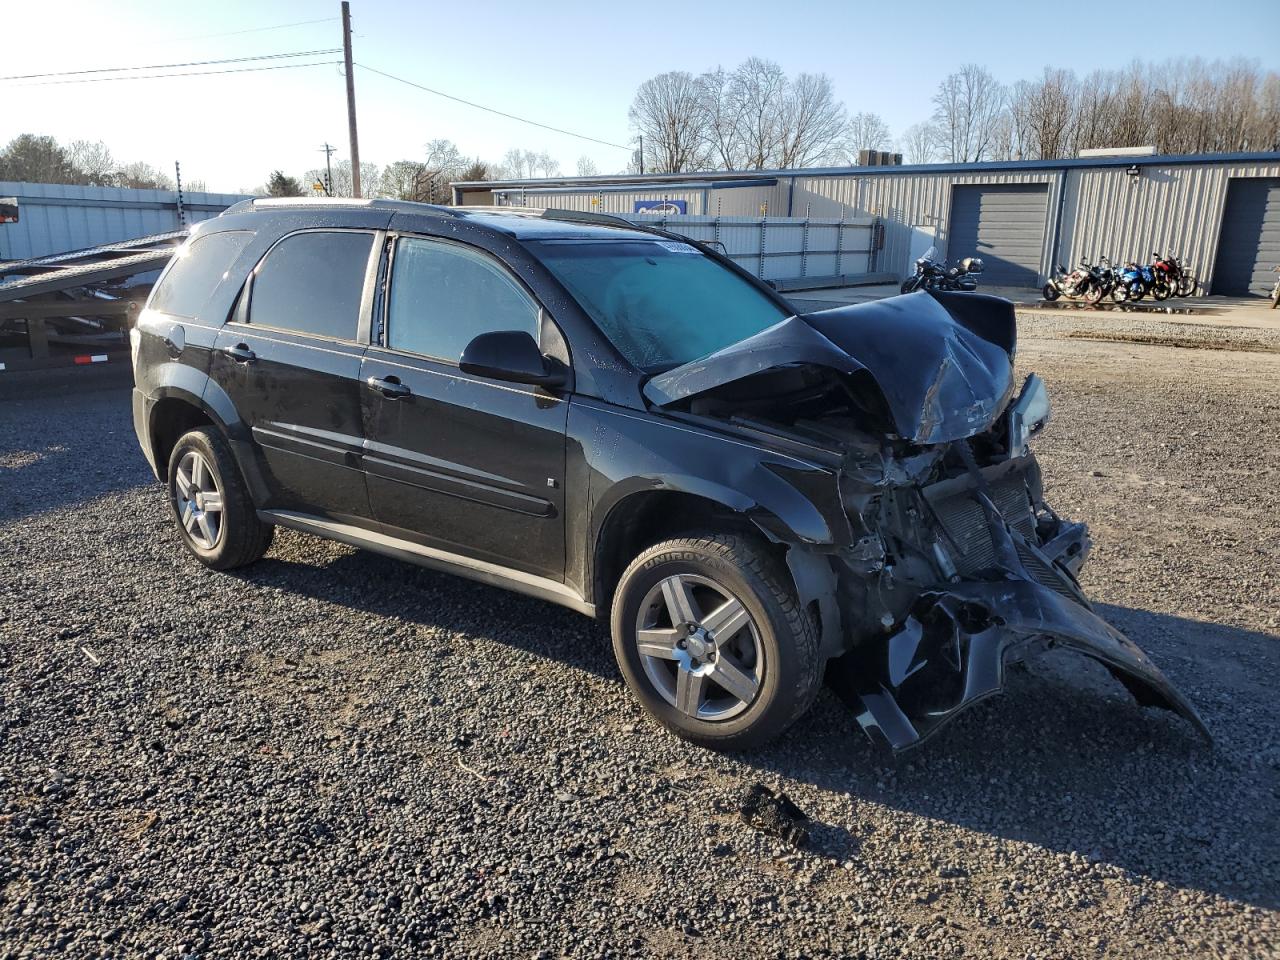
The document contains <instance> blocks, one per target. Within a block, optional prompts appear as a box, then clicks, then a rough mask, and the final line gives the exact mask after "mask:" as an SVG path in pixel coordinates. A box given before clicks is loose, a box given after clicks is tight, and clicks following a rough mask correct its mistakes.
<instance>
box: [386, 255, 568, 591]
mask: <svg viewBox="0 0 1280 960" xmlns="http://www.w3.org/2000/svg"><path fill="white" fill-rule="evenodd" d="M383 299H384V301H385V309H384V311H383V312H382V319H383V323H382V324H380V325H379V326H380V327H381V329H379V330H377V331H375V335H374V337H373V341H374V342H373V343H372V344H371V345H370V348H369V352H368V354H367V355H366V357H365V360H364V364H363V373H362V376H363V379H364V380H365V382H366V388H365V391H364V409H365V435H366V441H365V457H364V466H365V471H366V473H367V476H368V482H369V497H370V501H371V503H372V506H373V513H374V516H375V517H376V518H377V519H378V520H380V521H381V522H382V523H383V524H384V525H385V526H386V528H387V532H388V533H390V534H392V535H393V536H397V537H400V538H402V539H408V540H412V541H415V542H418V543H421V544H423V545H426V546H430V547H435V548H439V549H443V550H445V551H448V552H451V553H457V554H461V555H464V556H467V557H472V558H474V559H477V560H482V561H485V562H488V563H494V564H498V565H500V566H503V567H509V568H514V569H516V570H520V571H523V572H526V573H533V574H536V575H539V576H543V577H547V578H549V579H555V580H563V579H564V460H565V422H566V417H567V408H568V403H567V402H566V398H565V397H562V396H560V395H558V394H555V393H551V392H548V391H546V390H544V389H542V388H540V387H533V386H525V385H522V384H514V383H502V382H499V381H496V380H491V379H488V378H486V377H480V376H475V375H473V374H468V373H463V372H462V371H461V370H460V369H459V368H458V361H459V359H460V358H461V356H462V351H463V348H465V347H466V345H467V344H468V343H470V342H471V340H472V338H474V337H475V336H476V335H478V334H481V333H485V332H487V331H495V330H526V331H528V332H529V333H530V334H532V335H533V336H534V337H535V338H536V339H538V340H539V342H540V344H541V346H542V349H543V352H544V353H548V354H551V355H553V356H557V357H559V358H560V359H562V360H565V361H567V360H568V353H567V349H566V347H565V345H564V341H563V339H562V338H561V336H560V333H559V331H558V330H557V328H556V327H555V324H554V323H553V322H552V321H551V319H550V318H549V317H548V316H547V315H546V314H545V312H544V311H543V310H542V309H541V307H540V306H539V304H538V302H537V301H536V300H535V299H534V297H533V296H532V294H531V293H530V292H529V291H528V290H527V289H526V288H525V287H524V285H523V284H522V283H521V282H520V281H519V280H518V279H517V278H516V277H515V276H514V275H513V274H512V273H511V271H510V270H509V269H508V268H507V267H506V266H505V265H504V264H503V263H501V262H500V261H499V260H498V259H497V258H495V257H493V256H491V255H490V254H488V253H486V252H485V251H482V250H479V249H477V248H475V247H472V246H468V245H466V244H462V243H456V242H453V241H449V240H443V239H434V238H423V237H400V238H398V239H396V240H395V241H394V244H393V246H392V249H391V266H390V283H389V287H388V290H387V294H386V296H385V297H384V298H383Z"/></svg>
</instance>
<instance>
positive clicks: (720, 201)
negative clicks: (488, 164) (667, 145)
mask: <svg viewBox="0 0 1280 960" xmlns="http://www.w3.org/2000/svg"><path fill="white" fill-rule="evenodd" d="M453 191H454V203H457V204H464V205H470V204H493V205H498V206H530V207H542V208H548V207H558V208H562V209H571V210H583V211H595V212H599V213H614V214H624V215H628V216H634V215H637V214H639V215H646V214H650V215H651V214H653V213H655V211H656V212H657V213H660V214H665V215H666V216H668V217H669V218H670V221H669V222H670V223H671V225H672V227H673V228H675V227H676V226H677V224H678V223H679V222H680V220H681V218H682V217H689V218H694V217H700V218H720V217H724V218H745V217H752V218H763V219H766V220H768V219H772V218H804V219H805V220H810V219H821V220H823V221H835V222H839V221H849V220H858V221H862V222H865V221H866V220H867V218H870V220H871V222H872V224H873V228H872V231H871V236H872V237H873V238H874V239H873V244H874V246H875V249H874V251H873V253H872V255H871V258H870V262H871V263H872V264H874V267H873V269H875V270H877V271H881V272H887V273H892V274H896V275H905V274H906V273H908V272H909V265H910V264H911V262H912V261H913V260H914V258H915V257H916V256H918V255H919V254H920V253H922V252H923V251H924V250H926V249H927V248H928V247H929V246H930V245H931V244H935V243H936V245H937V246H938V248H939V250H940V251H941V252H942V253H943V254H944V255H945V256H947V257H948V258H951V259H956V258H960V257H965V256H970V255H974V254H976V255H978V256H980V257H982V258H983V259H984V261H985V262H986V266H987V273H986V277H985V280H986V282H988V283H990V284H992V285H995V286H1020V287H1035V286H1039V285H1040V284H1042V283H1043V282H1044V281H1045V279H1046V278H1047V276H1048V275H1049V274H1050V273H1051V272H1052V270H1053V266H1054V265H1055V264H1058V263H1063V264H1068V265H1070V264H1074V263H1075V262H1076V261H1078V260H1080V259H1081V258H1088V259H1091V260H1092V259H1096V258H1098V257H1101V256H1109V257H1111V258H1112V260H1114V261H1116V262H1124V261H1127V260H1137V261H1139V262H1148V261H1150V259H1151V255H1152V253H1153V252H1158V253H1161V254H1173V255H1175V256H1178V257H1180V258H1182V259H1183V260H1184V261H1185V262H1186V263H1187V264H1188V265H1189V267H1190V269H1191V270H1192V272H1194V273H1195V274H1196V276H1197V277H1199V279H1200V282H1201V292H1211V293H1215V294H1227V295H1233V296H1242V295H1250V294H1253V295H1258V294H1262V293H1264V292H1266V290H1267V289H1269V288H1270V285H1271V282H1273V281H1274V275H1273V274H1272V273H1271V270H1272V268H1273V267H1274V266H1276V265H1277V264H1280V153H1237V154H1210V155H1205V154H1201V155H1193V156H1127V155H1126V156H1105V157H1093V158H1087V159H1086V158H1082V159H1076V160H1052V161H1012V162H1001V163H968V164H930V165H921V166H881V167H839V168H830V169H810V170H778V171H767V172H760V171H752V172H749V173H746V172H741V173H739V172H735V173H706V174H666V175H659V176H643V177H640V176H623V177H589V178H557V179H549V180H524V181H500V182H493V181H490V182H475V183H456V184H454V185H453ZM763 262H764V261H763V259H762V260H761V263H762V264H763Z"/></svg>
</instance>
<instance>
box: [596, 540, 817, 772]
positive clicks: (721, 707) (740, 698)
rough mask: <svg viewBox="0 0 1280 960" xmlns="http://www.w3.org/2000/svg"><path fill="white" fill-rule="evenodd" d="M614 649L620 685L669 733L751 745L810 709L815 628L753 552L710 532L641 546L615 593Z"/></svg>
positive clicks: (772, 565) (755, 548)
mask: <svg viewBox="0 0 1280 960" xmlns="http://www.w3.org/2000/svg"><path fill="white" fill-rule="evenodd" d="M612 630H613V649H614V654H615V655H616V656H617V659H618V666H619V667H620V668H621V670H622V674H623V676H624V677H625V678H626V681H627V685H628V686H629V687H630V688H631V691H632V692H633V693H634V694H635V696H636V698H637V699H638V700H639V701H640V703H641V704H642V705H643V706H644V707H645V709H646V710H648V711H649V713H651V714H653V716H654V717H656V718H657V719H658V720H659V721H660V722H661V723H662V724H663V725H664V726H666V727H667V728H668V729H669V730H671V731H672V732H673V733H675V734H676V735H677V736H680V737H683V738H684V739H686V740H691V741H693V742H694V743H698V744H701V745H703V746H708V747H715V748H720V749H738V748H746V747H754V746H758V745H760V744H762V743H765V742H766V741H768V740H770V739H772V738H773V737H775V736H777V735H778V734H780V733H781V732H782V731H783V730H785V729H786V728H787V727H788V726H790V725H791V724H792V723H793V722H794V721H795V720H797V719H798V718H799V717H800V716H801V715H802V714H803V713H804V712H805V711H806V710H808V709H809V707H810V705H811V704H812V703H813V700H814V697H816V696H817V693H818V689H819V686H820V684H821V678H822V671H821V663H820V661H819V657H818V633H817V627H816V625H815V624H814V622H813V620H812V619H811V618H810V616H809V615H808V613H806V612H805V611H804V610H803V609H801V607H800V604H799V602H798V601H797V600H796V597H795V593H794V590H793V589H792V587H791V584H790V578H789V577H787V576H786V574H785V573H784V571H783V568H782V567H781V566H780V565H779V564H778V563H776V562H775V561H774V559H773V558H772V557H771V556H770V555H769V554H768V553H767V551H766V550H765V548H764V547H763V545H761V544H760V543H758V542H757V541H755V540H753V539H751V538H749V537H743V536H737V535H728V534H708V535H704V536H695V537H689V538H682V539H678V540H668V541H666V542H664V543H660V544H657V545H656V546H653V547H650V548H649V549H648V550H646V551H645V552H644V553H642V554H641V555H640V556H639V557H637V558H636V559H635V560H634V561H633V562H632V563H631V565H630V566H629V567H628V568H627V570H626V572H625V573H623V575H622V579H621V581H620V582H619V584H618V589H617V592H616V594H615V595H614V602H613V615H612Z"/></svg>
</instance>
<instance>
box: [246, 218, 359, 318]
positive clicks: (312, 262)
mask: <svg viewBox="0 0 1280 960" xmlns="http://www.w3.org/2000/svg"><path fill="white" fill-rule="evenodd" d="M372 247H373V234H371V233H363V232H356V231H341V230H309V231H305V232H303V233H295V234H291V235H290V236H287V237H285V238H284V239H283V240H281V241H280V242H279V243H277V244H276V245H275V246H274V247H272V248H271V250H270V252H269V253H268V254H267V256H266V259H265V260H263V261H262V263H260V264H259V265H258V268H257V270H255V271H254V276H253V287H252V289H251V291H250V294H249V322H250V323H251V324H254V325H257V326H263V327H272V328H274V329H277V330H291V331H294V332H296V333H304V334H311V335H312V336H318V337H328V338H330V339H333V340H354V339H356V332H357V329H358V327H359V323H360V301H361V298H362V296H363V294H364V281H365V271H366V270H367V268H368V265H369V253H370V251H371V249H372Z"/></svg>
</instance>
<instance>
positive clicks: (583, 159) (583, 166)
mask: <svg viewBox="0 0 1280 960" xmlns="http://www.w3.org/2000/svg"><path fill="white" fill-rule="evenodd" d="M599 174H600V168H599V167H597V166H596V162H595V161H594V160H592V159H591V158H590V157H588V156H587V155H586V154H585V153H584V154H583V155H582V156H580V157H579V158H578V176H580V177H595V176H598V175H599Z"/></svg>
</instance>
